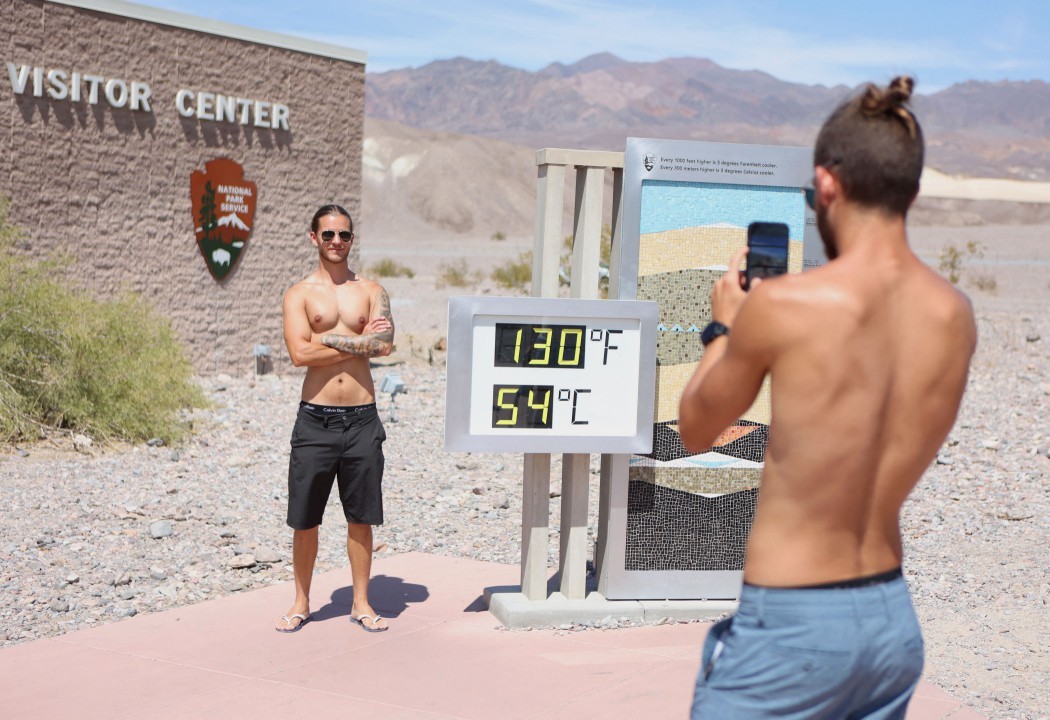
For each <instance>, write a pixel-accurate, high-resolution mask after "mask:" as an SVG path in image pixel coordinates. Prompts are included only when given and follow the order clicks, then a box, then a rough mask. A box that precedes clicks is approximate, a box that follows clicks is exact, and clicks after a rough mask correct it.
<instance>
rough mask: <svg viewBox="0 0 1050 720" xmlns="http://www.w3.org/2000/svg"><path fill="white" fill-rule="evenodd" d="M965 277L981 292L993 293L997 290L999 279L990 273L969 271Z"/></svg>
mask: <svg viewBox="0 0 1050 720" xmlns="http://www.w3.org/2000/svg"><path fill="white" fill-rule="evenodd" d="M966 277H967V278H968V279H969V281H970V284H971V285H973V286H974V287H975V288H977V289H978V290H980V291H981V292H986V293H988V294H989V295H995V294H996V293H997V292H999V281H998V280H996V279H995V275H992V274H991V273H982V272H971V273H968V274H967V276H966Z"/></svg>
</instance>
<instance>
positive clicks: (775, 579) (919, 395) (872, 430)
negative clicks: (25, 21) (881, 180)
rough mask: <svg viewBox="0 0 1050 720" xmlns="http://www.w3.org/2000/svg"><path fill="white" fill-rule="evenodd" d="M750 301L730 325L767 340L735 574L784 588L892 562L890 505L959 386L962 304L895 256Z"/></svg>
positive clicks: (845, 262) (919, 467)
mask: <svg viewBox="0 0 1050 720" xmlns="http://www.w3.org/2000/svg"><path fill="white" fill-rule="evenodd" d="M757 290H761V291H762V292H757ZM755 294H756V297H755V298H754V300H757V301H759V302H757V303H754V307H750V308H748V306H747V305H748V304H751V303H748V304H745V306H744V308H745V309H746V311H745V310H742V311H741V320H742V323H741V324H742V325H743V324H744V323H746V322H748V321H749V320H750V322H751V324H752V326H754V325H760V326H761V328H762V332H766V333H768V339H769V343H770V344H769V357H770V373H771V378H772V385H771V392H772V398H773V417H772V421H771V425H770V438H769V444H768V447H767V449H766V465H765V470H764V473H763V476H762V488H761V492H760V500H759V505H758V509H757V511H756V514H755V518H754V524H753V526H752V530H751V535H750V539H749V543H748V550H747V557H746V561H745V579H746V580H747V581H748V582H751V583H754V584H759V585H768V586H793V585H794V586H797V585H804V584H811V583H823V582H832V581H835V580H842V579H850V578H855V577H861V576H865V575H871V574H875V573H879V572H883V571H886V570H889V569H892V568H894V567H896V566H898V565H900V563H901V558H902V548H901V539H900V531H899V527H898V515H899V512H900V509H901V506H902V504H903V503H904V500H905V499H906V498H907V496H908V494H909V493H910V492H911V490H912V489H913V488H914V487H915V485H916V484H917V483H918V481H919V478H920V477H921V475H922V473H923V472H924V471H925V469H926V468H927V467H928V466H929V463H930V462H931V461H932V460H933V459H934V457H935V455H936V453H937V450H938V448H939V447H940V446H941V444H942V443H943V441H944V439H945V437H946V436H947V434H948V432H949V430H950V429H951V426H952V424H953V422H954V420H955V417H956V414H957V412H958V408H959V404H960V401H961V397H962V392H963V389H964V387H965V384H966V377H967V372H968V367H969V361H970V357H971V355H972V354H973V349H974V345H975V338H976V333H975V330H974V324H973V314H972V310H971V308H970V305H969V302H968V301H967V300H966V298H965V297H964V296H963V295H961V294H960V293H959V292H958V291H956V290H955V288H954V287H952V286H951V285H950V284H948V283H947V282H946V281H945V280H943V279H942V278H940V277H939V276H937V275H936V274H935V273H933V272H932V271H931V270H930V269H929V268H927V267H926V266H925V265H923V264H922V263H921V261H919V260H918V259H917V258H916V257H915V256H914V255H913V254H912V253H911V252H910V251H907V250H904V251H903V252H899V253H896V254H894V253H881V254H880V253H876V254H874V255H865V253H855V254H854V255H853V256H851V257H848V258H846V257H844V258H840V259H839V260H838V261H836V262H835V263H832V264H830V265H828V266H826V267H823V268H820V269H817V270H813V271H810V272H807V273H804V274H802V275H798V276H791V277H785V278H780V279H778V280H776V281H772V282H769V283H764V284H763V285H762V286H760V287H759V288H757V289H756V293H755ZM759 315H761V316H762V317H761V320H760V321H758V322H755V320H756V319H757V317H758V316H759Z"/></svg>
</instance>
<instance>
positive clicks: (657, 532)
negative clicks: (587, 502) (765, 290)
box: [606, 138, 823, 599]
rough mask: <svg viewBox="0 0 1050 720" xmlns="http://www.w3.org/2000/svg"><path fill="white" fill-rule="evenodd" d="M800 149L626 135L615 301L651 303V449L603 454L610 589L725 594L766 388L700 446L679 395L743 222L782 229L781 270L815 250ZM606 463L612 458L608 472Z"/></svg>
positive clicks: (815, 255) (734, 589) (750, 495)
mask: <svg viewBox="0 0 1050 720" xmlns="http://www.w3.org/2000/svg"><path fill="white" fill-rule="evenodd" d="M812 174H813V166H812V151H811V150H809V149H808V148H798V147H779V146H761V145H735V144H727V143H709V142H687V141H670V140H641V139H633V138H632V139H630V140H628V144H627V152H626V154H625V158H624V192H623V207H624V211H623V224H622V237H623V243H622V245H621V255H620V267H621V275H620V284H619V287H620V298H622V299H632V300H634V299H637V300H650V301H653V302H656V303H658V304H659V307H660V310H659V322H658V324H657V363H656V364H657V369H656V392H655V403H654V408H653V412H654V424H653V427H652V433H653V438H654V440H653V449H652V451H651V452H648V453H636V454H634V455H631V456H630V457H629V458H627V459H626V461H618V462H614V464H613V467H614V472H613V475H614V480H613V486H612V487H613V489H612V491H611V492H612V504H613V508H614V510H613V512H612V513H611V516H610V517H611V519H612V521H613V522H614V523H617V522H618V523H619V526H616V525H615V524H614V525H611V527H610V530H609V542H610V543H611V544H612V546H611V548H610V551H609V554H608V558H609V562H610V563H611V564H612V567H611V568H610V572H609V575H608V578H609V579H608V583H609V584H608V587H607V589H606V594H607V596H608V597H610V598H679V599H686V598H688V599H724V598H734V597H736V596H737V593H738V591H739V587H740V579H741V569H742V567H743V557H744V547H745V544H746V541H747V535H748V533H749V531H750V528H751V520H752V517H753V514H754V509H755V503H756V502H757V497H758V492H759V485H760V479H761V473H762V467H763V460H764V457H765V447H766V438H767V434H768V425H769V391H768V384H767V385H766V386H765V387H764V388H763V390H762V391H761V392H760V394H759V397H758V398H757V399H756V401H755V403H754V405H753V406H752V407H751V408H750V409H749V410H748V411H747V412H746V413H745V414H744V416H743V417H741V418H740V419H739V420H738V421H737V422H736V423H734V425H733V426H731V427H730V428H728V429H727V430H726V431H725V433H723V435H722V436H721V437H719V438H718V439H717V440H716V441H715V443H714V445H713V446H712V447H711V448H706V449H705V450H703V451H702V452H699V453H692V452H689V451H688V450H686V448H685V447H684V445H683V444H682V441H681V439H680V437H679V434H678V401H679V398H680V397H681V393H682V389H683V388H684V386H685V384H686V383H687V382H688V381H689V378H690V377H691V376H692V374H693V372H694V371H695V370H696V366H697V364H698V363H699V361H700V358H701V357H702V356H703V345H702V344H701V342H700V333H701V331H702V330H703V328H704V326H705V325H707V323H708V322H710V320H711V309H710V291H711V286H712V284H713V283H714V282H715V281H716V280H717V279H718V278H720V277H721V276H722V275H723V274H724V273H725V272H726V270H727V269H728V264H729V259H730V257H731V256H732V255H733V253H734V252H736V251H737V250H738V249H739V248H741V247H743V246H745V245H746V243H747V227H748V225H749V224H750V223H752V222H767V223H782V224H783V225H786V226H787V228H788V240H789V242H788V268H789V271H790V272H799V271H801V270H802V269H803V267H804V266H808V265H819V264H820V263H821V262H822V261H823V251H822V248H821V245H820V243H819V235H818V234H817V232H816V225H815V217H814V215H813V213H812V212H811V211H809V210H808V209H807V207H806V204H805V195H804V192H803V188H804V187H806V186H807V185H808V184H809V183H810V182H811V179H812ZM616 468H619V469H618V470H616Z"/></svg>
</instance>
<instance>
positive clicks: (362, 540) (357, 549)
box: [346, 523, 386, 628]
mask: <svg viewBox="0 0 1050 720" xmlns="http://www.w3.org/2000/svg"><path fill="white" fill-rule="evenodd" d="M346 554H347V556H348V557H349V558H350V575H351V576H352V577H353V581H354V607H353V610H352V613H353V617H359V616H361V615H368V616H374V615H376V611H375V610H373V609H372V606H371V605H370V604H369V602H368V581H369V579H370V578H371V577H372V526H371V525H360V524H357V523H350V524H349V525H347V526H346ZM364 622H365V624H366V626H367V627H368V628H372V627H373V623H372V621H370V620H365V621H364ZM374 627H376V628H385V627H386V621H385V620H380V621H379V622H378V623H375V624H374Z"/></svg>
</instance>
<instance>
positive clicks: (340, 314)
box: [306, 283, 371, 334]
mask: <svg viewBox="0 0 1050 720" xmlns="http://www.w3.org/2000/svg"><path fill="white" fill-rule="evenodd" d="M370 311H371V307H370V301H369V298H368V296H367V295H366V294H365V293H364V292H363V291H362V290H361V288H360V286H358V285H356V284H351V283H346V284H344V285H340V286H338V287H335V288H321V289H318V290H315V291H314V292H312V293H311V294H310V295H309V297H307V299H306V315H307V317H308V318H309V319H310V327H311V328H312V329H313V331H314V332H317V333H321V332H332V331H342V330H351V331H353V332H354V333H357V334H360V333H361V331H362V330H364V327H365V325H366V324H367V323H368V315H369V313H370Z"/></svg>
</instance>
